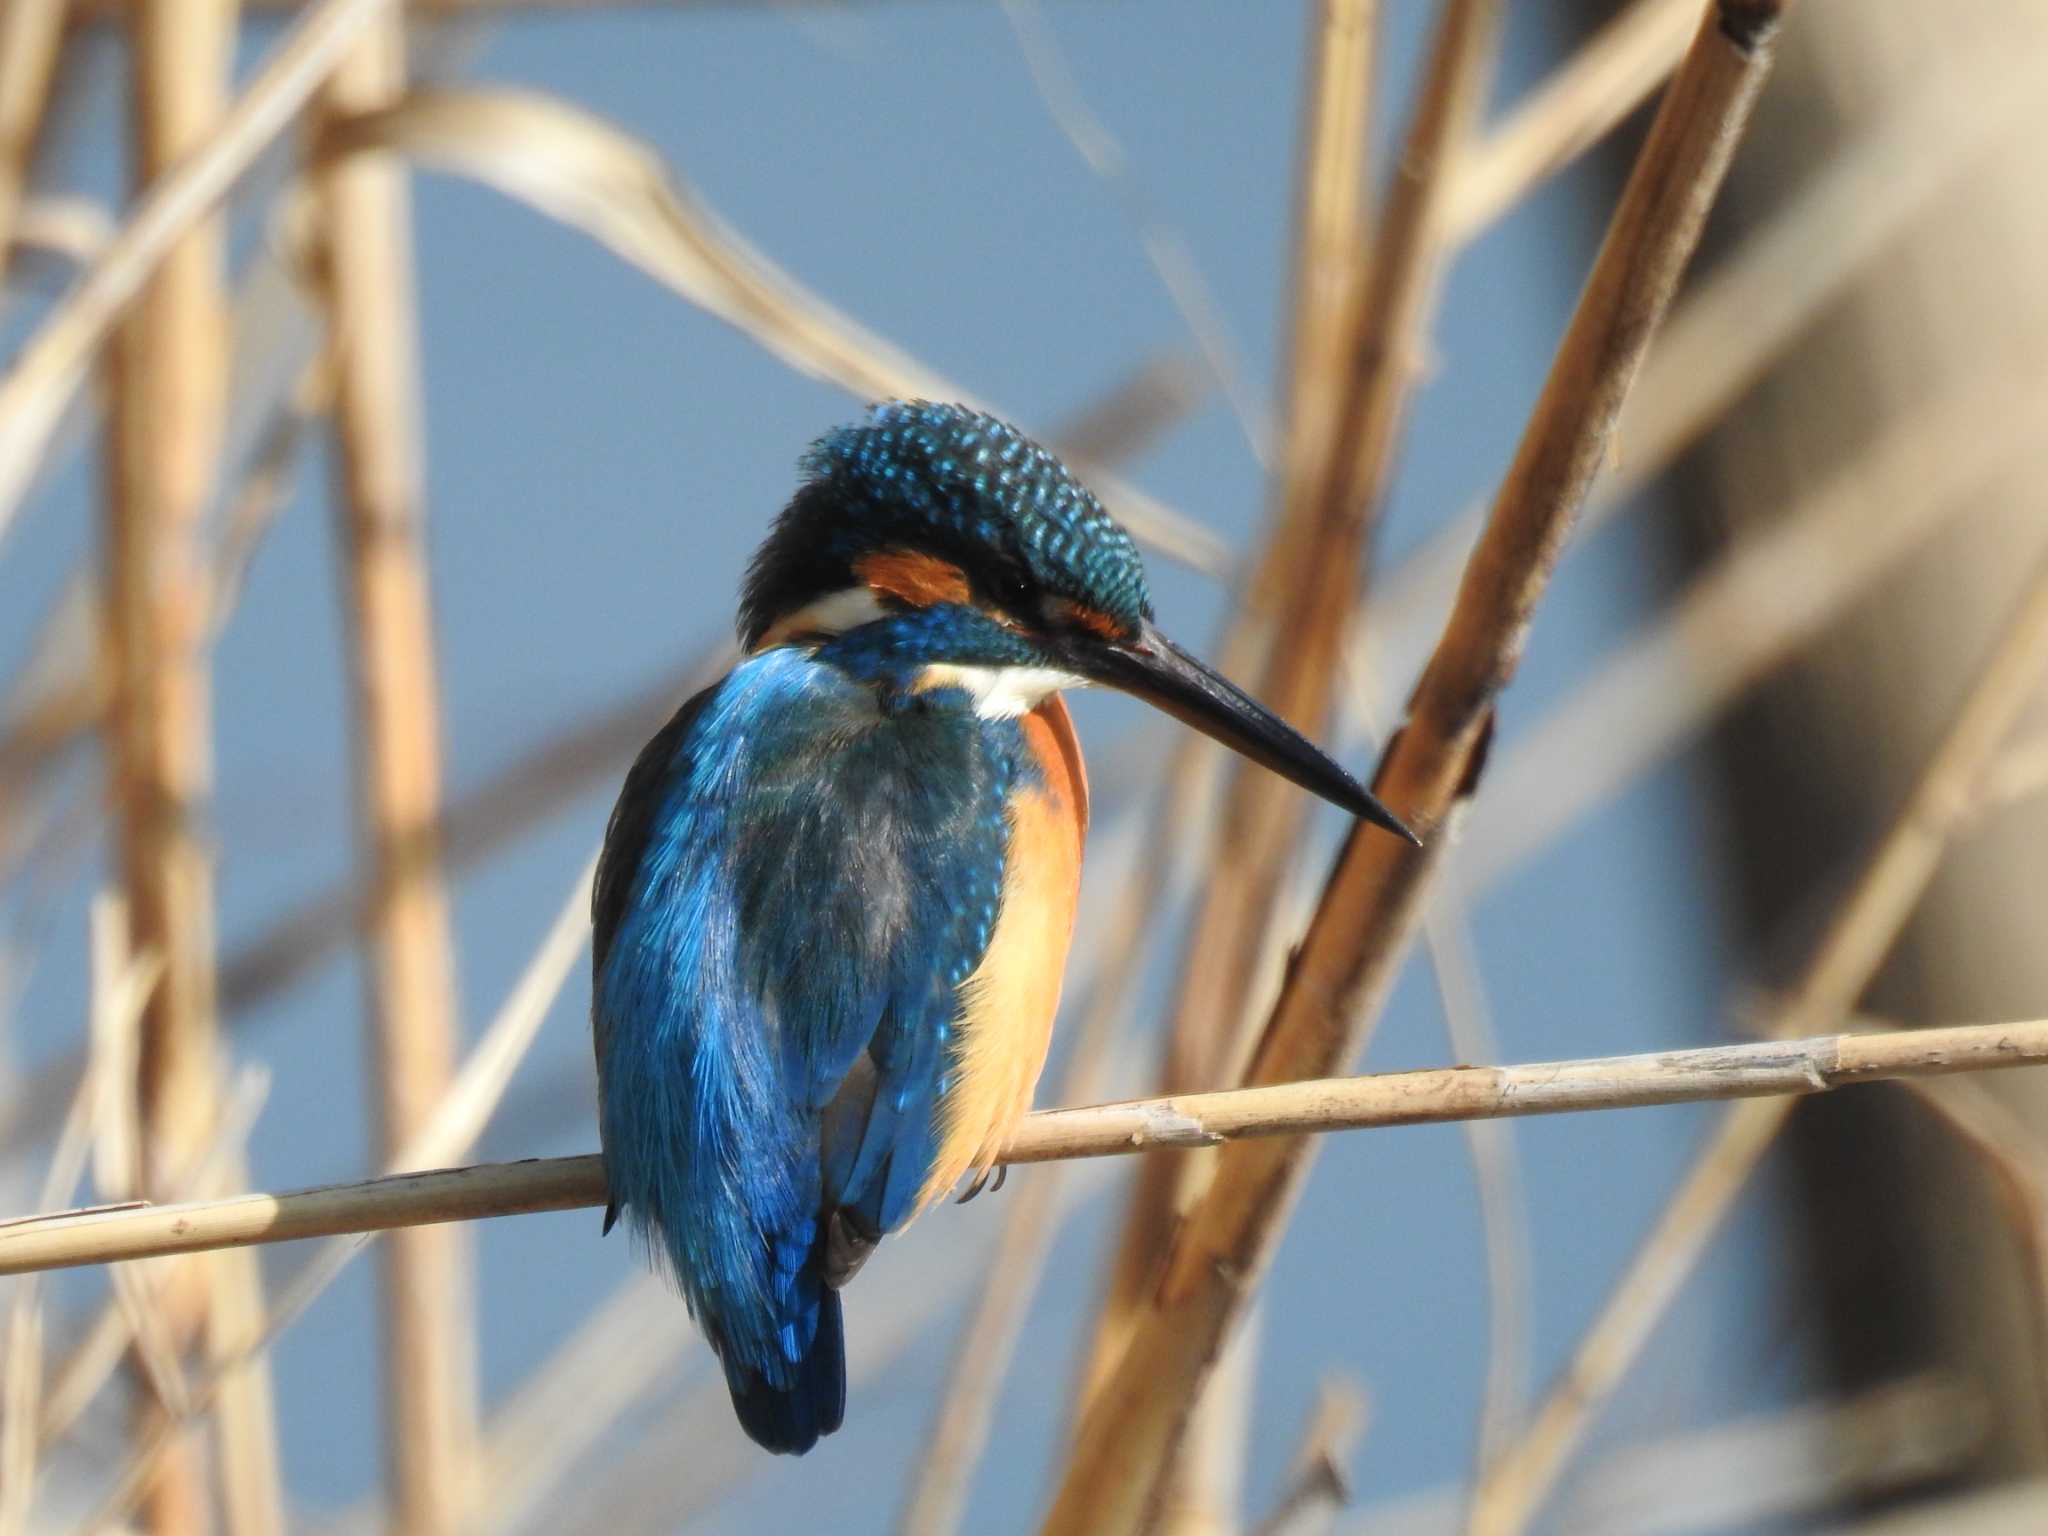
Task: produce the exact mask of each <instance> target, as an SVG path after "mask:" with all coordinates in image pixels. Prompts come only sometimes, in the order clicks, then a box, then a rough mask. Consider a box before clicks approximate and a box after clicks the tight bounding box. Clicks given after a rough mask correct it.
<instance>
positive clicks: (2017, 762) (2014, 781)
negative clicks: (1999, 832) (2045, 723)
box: [1978, 733, 2048, 815]
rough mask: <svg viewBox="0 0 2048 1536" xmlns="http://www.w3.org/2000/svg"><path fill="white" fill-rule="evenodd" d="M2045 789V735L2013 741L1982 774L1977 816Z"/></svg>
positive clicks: (2047, 754) (2047, 781)
mask: <svg viewBox="0 0 2048 1536" xmlns="http://www.w3.org/2000/svg"><path fill="white" fill-rule="evenodd" d="M2044 790H2048V733H2043V734H2041V735H2038V736H2036V737H2034V738H2033V739H2031V740H2029V741H2021V742H2015V743H2014V744H2013V745H2012V747H2011V748H2009V749H2008V750H2007V751H2006V752H2005V754H2004V755H2003V756H2001V757H2000V758H1999V759H1998V761H1997V762H1995V763H1993V764H1992V765H1991V768H1990V771H1989V772H1987V773H1986V774H1985V775H1984V785H1983V788H1982V790H1981V791H1980V793H1979V795H1978V814H1979V815H1989V814H1990V813H1991V812H1993V811H1997V810H2002V809H2004V808H2005V807H2006V806H2009V805H2017V804H2019V803H2020V802H2021V801H2023V800H2031V799H2032V798H2033V797H2034V796H2036V795H2038V794H2040V793H2042V792H2043V791H2044Z"/></svg>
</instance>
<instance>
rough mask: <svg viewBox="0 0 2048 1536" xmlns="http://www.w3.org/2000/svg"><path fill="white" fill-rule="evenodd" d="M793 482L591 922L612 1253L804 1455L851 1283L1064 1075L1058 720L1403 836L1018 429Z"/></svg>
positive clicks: (831, 1376)
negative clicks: (1168, 727)
mask: <svg viewBox="0 0 2048 1536" xmlns="http://www.w3.org/2000/svg"><path fill="white" fill-rule="evenodd" d="M804 470H805V474H806V477H807V478H806V480H805V482H804V484H803V485H802V487H801V488H800V489H799V490H798V491H797V493H796V495H795V497H794V498H793V499H792V500H791V502H790V504H789V506H788V507H787V508H786V509H785V510H784V512H783V513H782V515H781V516H780V517H779V518H778V519H777V520H776V523H775V526H774V529H773V530H772V531H771V532H770V534H769V536H768V539H767V541H766V542H765V543H764V544H763V545H762V547H761V550H760V553H759V554H758V555H757V556H756V557H755V560H754V564H753V567H752V569H751V570H750V572H749V574H748V578H747V584H746V591H745V594H744V597H743V601H742V604H741V610H740V624H739V628H740V637H741V640H742V642H743V644H744V645H745V647H746V649H747V650H748V651H749V652H750V653H751V654H750V655H749V656H748V657H747V659H746V660H744V661H742V662H741V663H740V664H739V665H738V666H737V667H735V668H734V669H733V671H732V672H730V673H729V674H728V675H727V676H726V677H725V678H724V679H723V680H721V681H720V682H718V683H716V684H714V685H713V686H712V687H710V688H708V689H706V690H705V691H704V692H703V693H700V694H699V695H697V697H695V698H694V699H692V700H690V701H689V703H687V704H685V705H684V706H683V707H682V709H681V710H679V711H678V712H677V713H676V716H675V718H674V719H673V720H671V721H670V722H669V723H668V724H667V725H666V726H665V727H663V729H662V730H661V731H660V732H659V733H658V734H657V735H656V736H655V738H654V739H653V740H652V741H651V742H649V743H648V745H647V747H646V749H645V750H644V751H643V752H642V753H641V754H640V757H639V759H638V760H637V761H636V762H635V763H634V765H633V768H632V771H631V772H630V773H629V774H628V775H627V779H626V784H625V788H624V790H623V791H622V792H621V794H620V796H619V803H618V806H617V808H616V809H615V810H614V811H613V813H612V822H611V826H610V829H609V830H608V831H607V833H606V836H605V847H604V853H603V856H602V858H601V859H600V860H599V862H598V870H597V884H596V889H595V893H594V896H593V901H592V921H593V925H594V930H595V933H594V941H593V946H592V959H593V987H592V999H593V1000H592V1016H593V1023H594V1026H595V1034H596V1044H597V1067H598V1082H599V1087H600V1098H601V1104H600V1113H599V1123H600V1129H601V1132H602V1136H603V1141H604V1154H605V1168H606V1173H607V1176H608V1178H609V1180H610V1183H611V1195H612V1205H611V1209H610V1210H609V1211H608V1212H607V1214H606V1227H607V1229H609V1227H610V1225H611V1222H612V1220H613V1219H614V1218H615V1217H616V1216H617V1215H619V1214H620V1213H621V1212H623V1213H624V1214H625V1216H626V1218H627V1221H628V1222H629V1224H630V1225H631V1226H632V1228H633V1230H634V1231H635V1232H636V1233H637V1234H638V1235H639V1237H640V1239H641V1240H642V1241H643V1242H644V1243H645V1244H646V1245H647V1247H648V1248H649V1249H650V1250H651V1251H652V1252H653V1253H654V1254H656V1255H657V1256H658V1261H659V1262H660V1263H661V1264H663V1265H664V1266H665V1267H666V1268H667V1269H668V1270H670V1271H671V1272H672V1273H673V1274H674V1276H675V1278H676V1280H677V1282H678V1284H679V1285H680V1286H681V1288H682V1291H683V1294H684V1296H685V1297H686V1298H687V1299H688V1301H689V1304H690V1307H691V1310H692V1311H693V1312H694V1313H695V1315H696V1317H697V1319H698V1321H699V1323H700V1324H701V1325H702V1327H703V1330H704V1333H705V1336H706V1337H707V1338H708V1339H709V1340H710V1341H711V1344H712V1347H713V1348H714V1349H716V1350H717V1352H718V1355H719V1358H720V1360H721V1361H722V1362H723V1363H724V1367H725V1375H726V1382H727V1385H728V1386H729V1387H730V1388H731V1390H732V1398H733V1404H734V1406H735V1408H736V1409H737V1410H738V1413H739V1417H740V1422H741V1423H742V1424H743V1425H744V1426H745V1428H746V1430H747V1433H748V1434H750V1435H751V1436H753V1438H754V1439H755V1440H757V1441H758V1442H760V1443H761V1444H762V1445H764V1446H767V1447H769V1448H770V1449H772V1450H777V1451H793V1452H802V1451H805V1450H808V1449H809V1448H810V1447H811V1446H812V1445H814V1444H815V1443H816V1442H817V1439H818V1437H819V1436H820V1435H826V1434H830V1433H831V1432H832V1431H833V1430H835V1429H837V1428H838V1427H839V1423H840V1419H841V1417H842V1415H843V1414H844V1412H845V1407H846V1361H845V1342H844V1336H843V1331H842V1319H841V1314H840V1303H839V1295H838V1287H839V1286H840V1285H842V1284H844V1283H845V1282H846V1281H847V1280H848V1279H849V1278H851V1276H852V1274H853V1273H854V1271H855V1270H857V1269H858V1268H859V1266H860V1264H861V1262H862V1260H863V1259H864V1258H865V1257H866V1255H867V1253H868V1251H869V1250H870V1249H872V1248H873V1246H874V1245H875V1243H876V1242H878V1241H879V1240H880V1238H881V1236H882V1235H883V1234H884V1233H886V1232H889V1231H892V1230H894V1229H895V1228H897V1227H898V1226H900V1225H902V1223H903V1222H905V1221H907V1220H908V1219H909V1218H910V1216H911V1215H912V1214H913V1213H914V1211H915V1210H916V1207H917V1205H918V1203H919V1202H920V1201H921V1200H922V1199H923V1198H925V1197H927V1196H928V1195H930V1194H933V1193H936V1190H937V1187H938V1186H941V1185H943V1184H944V1183H945V1182H946V1181H948V1180H951V1179H954V1178H957V1177H960V1176H962V1175H964V1174H965V1173H966V1171H967V1170H968V1169H970V1168H980V1169H983V1170H985V1169H986V1168H987V1167H988V1159H989V1158H990V1157H992V1156H993V1155H994V1152H995V1148H996V1147H997V1146H998V1145H999V1144H1000V1143H999V1138H1000V1136H1001V1133H1002V1132H1003V1130H1004V1129H1005V1127H1007V1126H1008V1124H1009V1123H1010V1121H1011V1119H1012V1118H1013V1117H1014V1116H1015V1115H1017V1114H1018V1113H1020V1112H1022V1111H1023V1110H1024V1109H1025V1108H1027V1107H1028V1106H1029V1103H1030V1099H1031V1090H1032V1087H1033V1085H1034V1084H1035V1082H1036V1080H1037V1075H1038V1072H1039V1070H1040V1067H1041V1066H1042V1064H1043V1062H1044V1059H1045V1049H1046V1042H1047V1038H1048V1037H1049V1034H1050V1031H1051V1027H1052V1018H1053V1014H1054V1012H1055V1010H1056V1008H1057V1005H1058V993H1059V988H1058V978H1059V970H1060V966H1061V964H1062V961H1063V959H1064V956H1065V953H1066V946H1067V942H1068V938H1069V936H1070V933H1071V929H1072V923H1073V915H1074V903H1075V900H1076V898H1077V896H1078V882H1079V873H1080V863H1079V861H1080V852H1081V842H1082V837H1083V834H1084V832H1085V828H1086V822H1087V809H1086V807H1087V791H1086V777H1085V774H1084V773H1083V772H1082V769H1081V764H1080V757H1079V749H1078V746H1077V745H1076V743H1075V742H1074V739H1073V734H1072V727H1071V724H1070V723H1069V722H1068V719H1067V716H1066V714H1065V711H1064V710H1063V709H1061V708H1060V707H1059V706H1058V704H1057V703H1056V702H1053V701H1050V700H1049V699H1048V695H1049V694H1051V693H1052V692H1053V691H1055V690H1057V689H1060V688H1064V687H1069V686H1073V685H1076V684H1078V683H1080V682H1082V681H1084V680H1085V681H1093V682H1099V683H1105V684H1107V685H1109V686H1111V687H1116V688H1122V689H1125V690H1127V691H1129V692H1132V693H1134V694H1136V695H1138V696H1139V697H1141V698H1145V699H1149V700H1150V701H1151V702H1153V703H1155V704H1156V705H1158V706H1159V707H1160V708H1162V709H1165V710H1167V711H1168V712H1169V713H1172V714H1174V715H1176V716H1178V717H1179V718H1181V719H1182V720H1185V721H1187V722H1188V723H1189V724H1191V725H1193V726H1195V727H1196V728H1197V729H1199V730H1203V731H1207V732H1209V733H1210V734H1211V735H1214V736H1216V737H1217V738H1218V739H1219V740H1222V741H1224V742H1226V743H1228V744H1229V745H1231V746H1232V747H1234V748H1235V749H1236V750H1238V751H1241V752H1244V753H1246V754H1247V755H1249V756H1250V757H1252V758H1253V759H1254V760H1255V761H1258V762H1261V763H1264V764H1265V765H1266V766H1268V767H1270V768H1273V769H1275V770H1276V771H1278V772H1280V773H1283V774H1285V775H1286V776H1287V777H1289V778H1291V779H1293V780H1294V781H1295V782H1296V783H1299V784H1301V785H1303V786H1305V787H1307V788H1309V789H1311V790H1313V791H1314V792H1315V793H1317V794H1320V795H1323V796H1324V797H1325V798H1327V799H1330V800H1332V801H1333V802H1335V803H1336V804H1338V805H1341V806H1344V807H1345V808H1346V809H1348V810H1350V811H1351V812H1352V813H1353V814H1356V815H1363V816H1367V817H1370V818H1371V819H1373V820H1374V821H1376V822H1378V823H1379V824H1380V825H1382V826H1385V827H1388V828H1390V829H1392V830H1395V831H1398V832H1401V833H1403V834H1404V835H1406V828H1404V827H1402V825H1401V823H1400V821H1399V820H1398V819H1397V818H1395V817H1394V816H1393V814H1392V813H1391V812H1390V811H1388V810H1387V809H1386V807H1384V806H1382V805H1380V804H1379V802H1378V801H1376V800H1375V799H1374V798H1373V797H1372V796H1371V795H1370V794H1369V793H1368V792H1367V791H1366V790H1365V789H1363V788H1362V787H1361V786H1360V785H1359V784H1358V783H1357V782H1356V781H1355V780H1353V779H1352V778H1351V777H1350V775H1348V774H1346V773H1345V772H1344V770H1343V769H1341V768H1339V767H1338V766H1337V765H1336V764H1335V763H1332V762H1331V761H1330V760H1329V759H1328V758H1326V757H1324V756H1323V755H1322V754H1321V753H1320V752H1318V751H1317V750H1316V749H1315V748H1314V746H1312V745H1311V744H1310V743H1308V742H1306V741H1304V740H1303V739H1302V738H1301V737H1300V736H1299V735H1297V734H1296V733H1295V732H1293V731H1292V730H1290V729H1289V728H1288V727H1287V726H1286V724H1285V723H1284V722H1282V721H1280V720H1278V719H1276V718H1275V717H1273V716H1272V715H1271V714H1270V713H1268V712H1267V711H1265V710H1263V709H1261V708H1260V707H1259V705H1258V704H1256V703H1255V702H1254V701H1253V700H1251V699H1250V698H1248V697H1246V696H1245V695H1244V694H1243V693H1242V692H1241V691H1240V690H1238V689H1237V688H1236V687H1235V686H1234V685H1232V684H1231V683H1229V682H1228V681H1227V680H1225V679H1224V678H1222V677H1219V676H1218V675H1217V674H1215V673H1214V672H1212V671H1211V670H1209V669H1208V668H1207V667H1206V666H1205V665H1203V664H1202V663H1201V662H1200V661H1198V660H1197V659H1196V658H1194V657H1193V656H1190V655H1189V654H1188V653H1187V652H1185V651H1183V650H1182V649H1181V648H1180V647H1179V646H1177V645H1175V644H1174V643H1173V642H1172V641H1171V640H1170V639H1168V638H1167V637H1166V636H1165V635H1164V634H1162V633H1161V632H1160V631H1159V629H1158V627H1157V626H1156V625H1155V624H1154V623H1153V622H1152V609H1151V603H1150V600H1149V599H1148V598H1147V596H1146V590H1145V575H1144V571H1143V568H1142V567H1141V565H1140V563H1139V560H1138V553H1137V549H1136V546H1135V545H1133V544H1132V542H1131V540H1130V537H1129V535H1127V534H1126V533H1125V532H1124V531H1123V529H1121V528H1119V527H1118V526H1117V525H1116V524H1115V523H1114V522H1113V521H1111V519H1110V517H1109V516H1108V514H1107V513H1106V512H1104V511H1103V509H1102V507H1101V505H1100V504H1099V503H1098V502H1097V501H1096V499H1095V498H1094V497H1093V496H1092V495H1090V494H1089V493H1088V491H1087V490H1086V488H1084V487H1083V486H1082V485H1081V484H1080V482H1078V481H1077V480H1075V479H1074V478H1073V477H1072V476H1071V475H1070V474H1068V473H1067V471H1066V470H1065V469H1064V468H1063V467H1061V465H1060V463H1059V461H1058V460H1057V459H1055V458H1054V457H1053V456H1052V455H1051V454H1049V453H1047V452H1046V451H1045V450H1044V449H1042V448H1040V447H1038V446H1037V445H1036V444H1034V443H1032V442H1031V441H1029V440H1028V439H1026V438H1025V437H1023V436H1022V435H1020V434H1019V433H1018V432H1017V431H1016V430H1015V429H1014V428H1012V427H1009V426H1007V425H1005V424H1004V423H1002V422H1000V421H997V420H995V419H994V418H993V417H989V416H984V415H980V414H978V413H976V412H973V411H969V410H967V409H965V408H964V407H960V406H949V405H931V404H926V403H924V402H919V401H912V402H898V403H894V404H889V405H883V406H879V407H877V408H876V409H875V410H874V411H873V412H872V413H871V414H870V415H869V417H868V419H867V420H866V421H864V422H861V423H859V424H856V425H854V426H850V427H846V428H842V429H841V430H839V431H837V432H833V433H831V434H829V435H827V436H826V437H824V438H821V439H820V440H819V441H818V442H817V443H816V444H815V445H814V446H813V448H812V449H811V452H810V454H809V455H808V456H807V457H806V459H805V460H804ZM984 962H986V964H985V965H984ZM963 1036H964V1037H963Z"/></svg>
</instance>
